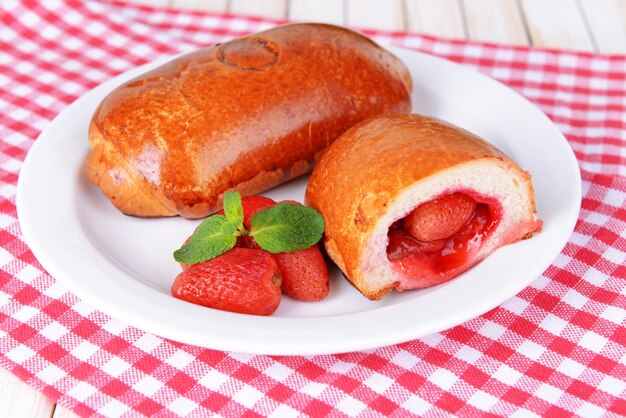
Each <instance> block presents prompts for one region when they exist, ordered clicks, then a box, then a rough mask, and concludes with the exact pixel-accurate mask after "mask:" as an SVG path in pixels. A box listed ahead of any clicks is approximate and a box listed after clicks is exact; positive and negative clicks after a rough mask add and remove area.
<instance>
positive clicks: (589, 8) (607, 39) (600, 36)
mask: <svg viewBox="0 0 626 418" xmlns="http://www.w3.org/2000/svg"><path fill="white" fill-rule="evenodd" d="M580 5H581V7H582V10H583V13H584V15H585V17H586V20H587V22H588V23H589V29H590V30H591V34H592V36H593V38H594V40H595V42H596V46H597V48H598V51H600V52H604V53H607V54H626V0H580Z"/></svg>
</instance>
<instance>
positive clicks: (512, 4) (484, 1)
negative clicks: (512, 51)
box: [462, 0, 529, 45]
mask: <svg viewBox="0 0 626 418" xmlns="http://www.w3.org/2000/svg"><path fill="white" fill-rule="evenodd" d="M462 2H463V10H464V12H465V21H466V24H467V33H468V37H469V38H470V39H473V40H476V41H486V42H497V43H503V44H512V45H528V43H529V39H528V34H527V32H526V27H525V26H524V19H523V18H522V13H521V10H520V8H519V4H518V3H517V1H516V0H462Z"/></svg>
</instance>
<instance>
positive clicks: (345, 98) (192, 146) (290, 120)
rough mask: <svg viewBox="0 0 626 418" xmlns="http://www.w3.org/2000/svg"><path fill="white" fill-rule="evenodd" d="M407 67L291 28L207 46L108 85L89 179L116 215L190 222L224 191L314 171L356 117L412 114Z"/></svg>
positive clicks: (320, 33) (95, 127)
mask: <svg viewBox="0 0 626 418" xmlns="http://www.w3.org/2000/svg"><path fill="white" fill-rule="evenodd" d="M410 84H411V81H410V76H409V73H408V71H407V69H406V67H405V66H404V65H403V64H402V63H401V62H400V61H399V60H398V59H397V58H396V57H395V56H393V55H392V54H390V53H389V52H387V51H385V50H384V49H382V48H380V47H379V46H378V45H376V44H375V43H373V42H372V41H371V40H369V39H367V38H366V37H364V36H362V35H359V34H357V33H355V32H352V31H349V30H347V29H343V28H339V27H335V26H330V25H322V24H294V25H287V26H282V27H277V28H274V29H270V30H267V31H265V32H260V33H258V34H254V35H250V36H247V37H243V38H239V39H235V40H233V41H230V42H227V43H224V44H221V45H216V46H214V47H210V48H206V49H203V50H200V51H197V52H194V53H191V54H188V55H185V56H183V57H180V58H178V59H175V60H173V61H171V62H169V63H167V64H165V65H162V66H160V67H158V68H156V69H154V70H152V71H150V72H148V73H146V74H144V75H142V76H140V77H138V78H136V79H134V80H131V81H130V82H128V83H126V84H124V85H122V86H121V87H119V88H117V89H116V90H114V91H113V92H112V93H111V94H110V95H109V96H108V97H107V98H105V100H104V101H103V102H102V103H101V105H100V106H99V108H98V109H97V110H96V113H95V115H94V117H93V120H92V123H91V129H90V143H91V146H92V155H90V157H89V159H88V163H87V171H88V174H89V178H90V179H91V181H92V182H93V183H94V184H96V185H99V186H100V187H101V189H102V191H103V192H104V193H105V194H106V195H107V196H108V197H109V199H111V201H112V202H113V203H114V204H115V206H116V207H117V208H118V209H120V210H121V211H123V212H125V213H128V214H132V215H137V216H172V215H177V214H179V215H182V216H185V217H188V218H198V217H203V216H206V215H208V214H209V213H211V212H213V211H215V210H216V209H217V207H218V206H219V205H220V203H221V198H222V196H223V193H224V192H225V191H227V190H239V191H241V192H242V193H245V194H254V193H259V192H261V191H263V190H266V189H268V188H270V187H273V186H275V185H278V184H280V183H282V182H285V181H287V180H289V179H292V178H294V177H296V176H299V175H301V174H303V173H305V172H308V171H310V169H311V167H312V166H313V164H314V163H315V162H316V159H317V157H318V156H319V153H320V152H321V151H322V150H323V149H324V148H325V147H327V146H328V144H329V143H330V142H332V141H333V140H334V139H335V138H336V137H337V136H339V135H340V134H341V133H342V132H343V131H345V130H346V129H347V128H348V127H350V126H352V125H353V124H354V123H356V122H358V121H361V120H363V119H366V118H368V117H371V116H375V115H379V114H382V113H389V112H404V111H408V110H409V109H410V106H411V103H410V88H411V85H410Z"/></svg>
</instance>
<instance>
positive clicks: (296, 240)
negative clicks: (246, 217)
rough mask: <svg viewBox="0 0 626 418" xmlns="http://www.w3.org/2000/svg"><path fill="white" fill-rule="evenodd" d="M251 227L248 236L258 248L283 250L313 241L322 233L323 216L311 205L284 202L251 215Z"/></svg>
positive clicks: (302, 247)
mask: <svg viewBox="0 0 626 418" xmlns="http://www.w3.org/2000/svg"><path fill="white" fill-rule="evenodd" d="M251 229H252V232H251V233H250V235H252V236H253V237H254V240H255V241H256V243H257V244H259V246H260V247H261V248H262V249H264V250H265V251H268V252H270V253H286V252H291V251H299V250H304V249H306V248H309V247H311V246H312V245H314V244H315V243H317V242H318V241H319V240H320V239H321V238H322V233H323V232H324V218H322V215H320V214H319V212H317V211H316V210H315V209H313V208H310V207H308V206H303V205H295V204H293V203H286V202H285V203H279V204H278V205H276V206H273V207H271V208H269V209H265V210H262V211H260V212H258V213H257V214H256V215H254V216H253V217H252V228H251Z"/></svg>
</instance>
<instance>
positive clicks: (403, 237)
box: [387, 229, 446, 261]
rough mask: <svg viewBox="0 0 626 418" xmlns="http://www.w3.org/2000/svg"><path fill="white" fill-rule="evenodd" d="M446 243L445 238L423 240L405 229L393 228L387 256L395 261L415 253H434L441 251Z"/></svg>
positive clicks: (390, 233) (390, 232)
mask: <svg viewBox="0 0 626 418" xmlns="http://www.w3.org/2000/svg"><path fill="white" fill-rule="evenodd" d="M445 245H446V240H445V239H440V240H437V241H430V242H423V241H418V240H416V239H415V238H413V237H412V236H411V235H409V234H408V232H406V231H405V230H404V229H393V230H391V231H389V245H388V246H387V257H388V258H389V260H391V261H395V260H398V259H401V258H406V257H409V256H413V255H422V254H425V255H428V254H434V253H436V252H439V251H441V250H442V249H443V247H445Z"/></svg>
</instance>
